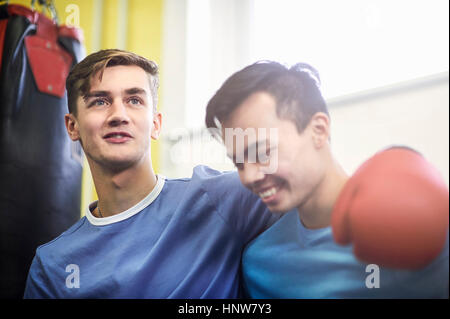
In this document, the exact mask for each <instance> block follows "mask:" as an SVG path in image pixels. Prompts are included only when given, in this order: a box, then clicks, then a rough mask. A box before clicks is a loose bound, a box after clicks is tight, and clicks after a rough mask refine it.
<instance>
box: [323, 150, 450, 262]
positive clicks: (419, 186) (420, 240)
mask: <svg viewBox="0 0 450 319" xmlns="http://www.w3.org/2000/svg"><path fill="white" fill-rule="evenodd" d="M448 214H449V193H448V188H447V186H446V184H445V182H444V181H443V179H442V177H441V176H440V174H439V172H438V171H437V170H436V169H435V168H434V167H433V166H432V165H431V164H430V163H428V162H427V161H426V160H425V158H424V157H423V156H422V155H420V154H419V153H417V152H416V151H414V150H412V149H409V148H405V147H393V148H390V149H387V150H384V151H381V152H379V153H377V154H375V155H374V156H373V157H372V158H370V159H369V160H368V161H366V162H365V163H364V164H363V165H361V167H360V168H359V169H358V170H357V171H356V172H355V174H354V175H353V176H352V177H351V178H350V179H349V180H348V181H347V183H346V184H345V185H344V188H343V189H342V191H341V193H340V194H339V197H338V199H337V201H336V204H335V206H334V209H333V213H332V221H331V223H332V229H333V236H334V240H335V241H336V242H337V243H338V244H342V245H345V244H349V243H351V242H353V245H354V247H353V252H354V254H355V256H356V257H357V258H358V259H360V260H362V261H364V262H367V263H374V264H377V265H379V266H385V267H389V268H401V269H411V270H412V269H419V268H422V267H424V266H426V265H427V264H429V263H430V262H431V261H432V260H433V259H434V258H436V257H437V256H438V255H439V254H440V252H441V251H442V249H443V247H444V245H445V242H446V237H447V231H448Z"/></svg>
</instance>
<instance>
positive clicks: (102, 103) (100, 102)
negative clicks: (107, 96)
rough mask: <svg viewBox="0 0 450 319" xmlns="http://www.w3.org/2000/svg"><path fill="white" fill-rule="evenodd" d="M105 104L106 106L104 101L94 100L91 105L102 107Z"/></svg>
mask: <svg viewBox="0 0 450 319" xmlns="http://www.w3.org/2000/svg"><path fill="white" fill-rule="evenodd" d="M105 104H106V101H105V100H104V99H97V100H94V101H93V102H92V104H91V105H94V106H103V105H105Z"/></svg>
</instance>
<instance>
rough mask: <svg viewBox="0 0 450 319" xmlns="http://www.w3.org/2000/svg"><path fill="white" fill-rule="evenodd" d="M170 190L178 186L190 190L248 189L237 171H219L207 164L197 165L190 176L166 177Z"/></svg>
mask: <svg viewBox="0 0 450 319" xmlns="http://www.w3.org/2000/svg"><path fill="white" fill-rule="evenodd" d="M165 180H166V181H165V182H166V184H167V185H168V186H169V188H170V190H172V191H175V190H176V189H177V188H184V189H189V191H190V192H195V191H197V190H200V191H202V192H208V193H211V192H213V193H214V192H227V191H229V190H231V189H232V190H234V191H236V190H243V191H247V190H246V189H245V187H244V186H242V184H241V182H240V180H239V176H238V174H237V172H234V171H219V170H216V169H213V168H211V167H208V166H205V165H198V166H195V167H194V169H193V172H192V176H191V177H189V178H166V179H165Z"/></svg>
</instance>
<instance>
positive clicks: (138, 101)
mask: <svg viewBox="0 0 450 319" xmlns="http://www.w3.org/2000/svg"><path fill="white" fill-rule="evenodd" d="M129 102H130V103H131V104H134V105H138V104H142V103H141V100H139V99H136V98H131V99H130V100H129Z"/></svg>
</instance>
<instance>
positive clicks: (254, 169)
mask: <svg viewBox="0 0 450 319" xmlns="http://www.w3.org/2000/svg"><path fill="white" fill-rule="evenodd" d="M242 165H243V168H242V169H241V170H240V171H239V176H240V178H241V182H242V184H244V186H246V187H248V188H250V189H252V188H253V187H254V185H255V184H257V183H258V182H260V181H262V180H263V179H264V177H265V174H264V172H263V171H262V170H261V169H260V167H259V166H260V165H259V164H258V163H244V164H242Z"/></svg>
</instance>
